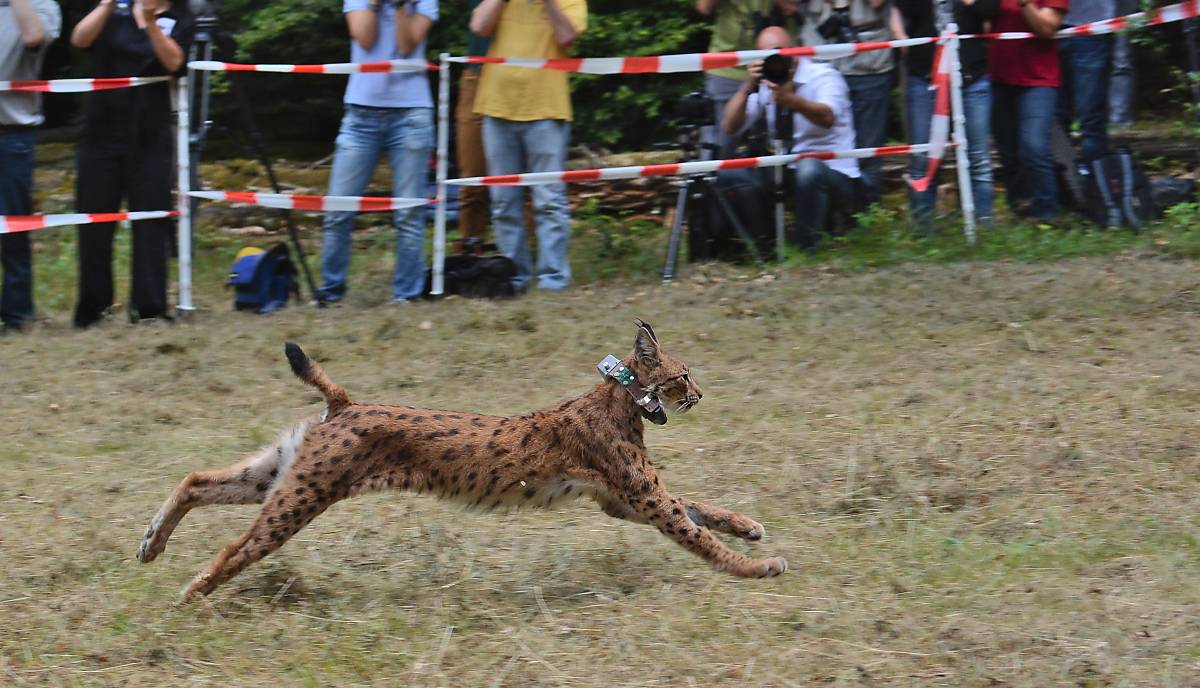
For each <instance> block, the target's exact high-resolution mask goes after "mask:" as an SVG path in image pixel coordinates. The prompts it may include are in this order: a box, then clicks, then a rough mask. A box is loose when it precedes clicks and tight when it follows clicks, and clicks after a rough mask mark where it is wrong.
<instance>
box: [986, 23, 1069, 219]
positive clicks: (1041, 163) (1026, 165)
mask: <svg viewBox="0 0 1200 688" xmlns="http://www.w3.org/2000/svg"><path fill="white" fill-rule="evenodd" d="M1070 40H1075V39H1074V38H1072V39H1070ZM1057 102H1058V89H1057V88H1053V87H1051V86H1014V85H1011V84H998V83H995V82H993V83H992V133H993V135H994V136H995V138H996V149H997V151H999V153H1000V163H1001V164H1002V165H1003V166H1004V168H1003V169H1004V188H1005V190H1006V191H1007V192H1008V206H1009V207H1010V208H1012V209H1013V212H1015V213H1017V214H1018V215H1025V216H1029V217H1033V218H1037V219H1042V220H1047V219H1051V218H1053V217H1054V216H1055V215H1057V214H1058V181H1057V179H1056V177H1055V176H1054V157H1053V155H1052V154H1051V152H1050V131H1051V127H1054V126H1055V121H1054V115H1055V108H1056V106H1057Z"/></svg>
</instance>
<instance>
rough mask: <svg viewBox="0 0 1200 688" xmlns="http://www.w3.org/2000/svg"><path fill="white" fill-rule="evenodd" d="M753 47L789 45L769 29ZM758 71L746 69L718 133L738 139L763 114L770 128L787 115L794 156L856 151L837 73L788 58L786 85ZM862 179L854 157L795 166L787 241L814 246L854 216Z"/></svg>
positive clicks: (774, 28) (758, 68) (785, 38)
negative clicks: (793, 210)
mask: <svg viewBox="0 0 1200 688" xmlns="http://www.w3.org/2000/svg"><path fill="white" fill-rule="evenodd" d="M757 45H758V48H759V49H760V50H771V49H779V48H790V47H792V45H793V43H792V39H791V36H789V35H788V33H787V31H785V30H784V29H782V28H781V27H778V26H770V27H767V28H765V29H763V30H762V31H761V32H760V33H759V34H758V41H757ZM762 70H763V67H762V63H761V62H756V63H754V64H751V65H750V67H749V69H748V70H747V75H746V80H745V81H744V82H742V87H741V89H740V90H739V91H738V92H737V94H736V95H734V97H733V98H731V99H730V100H729V102H728V104H726V106H725V112H724V115H723V117H722V120H721V128H722V129H724V130H725V131H726V132H727V133H730V134H739V135H740V134H741V133H744V132H746V131H747V130H749V129H750V127H751V126H753V125H754V124H755V123H756V122H757V121H758V120H759V119H760V118H762V117H764V116H765V117H766V118H767V125H768V127H770V128H771V129H773V128H774V124H775V119H776V117H777V113H779V112H787V113H790V114H791V116H792V119H793V123H792V146H791V151H792V152H793V153H812V152H818V151H845V150H852V149H853V148H854V147H855V144H854V114H853V111H852V109H851V105H850V89H849V87H847V85H846V80H845V78H844V77H842V75H841V73H839V72H838V71H837V70H836V69H834V68H833V67H831V66H830V65H828V64H824V63H820V62H814V61H813V60H810V59H808V58H800V59H799V60H796V59H792V71H791V78H790V79H789V80H787V81H786V82H784V83H779V84H776V83H772V82H771V81H769V80H767V79H765V78H763V73H762ZM861 176H862V175H861V173H860V172H859V168H858V161H857V160H854V159H844V160H829V161H822V160H815V159H812V158H805V159H803V160H800V161H799V162H798V163H797V164H796V166H795V180H796V182H795V183H796V213H795V215H796V225H795V227H794V230H793V235H792V237H791V240H792V241H793V242H794V243H796V244H798V245H800V246H801V247H803V248H812V247H814V246H816V244H817V242H818V239H819V235H818V233H823V232H827V231H828V230H829V229H830V227H831V225H833V221H834V220H835V218H838V217H839V216H848V215H849V214H851V213H853V212H855V210H856V209H857V205H858V200H857V199H858V197H859V196H860V194H861V191H860V188H859V186H860V177H861Z"/></svg>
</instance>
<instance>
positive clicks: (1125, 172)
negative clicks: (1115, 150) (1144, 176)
mask: <svg viewBox="0 0 1200 688" xmlns="http://www.w3.org/2000/svg"><path fill="white" fill-rule="evenodd" d="M1120 157H1121V210H1122V211H1123V213H1124V215H1125V219H1126V221H1128V222H1129V224H1130V225H1132V226H1134V227H1141V226H1142V225H1143V224H1145V222H1144V221H1143V219H1142V217H1141V216H1139V215H1138V213H1137V209H1136V208H1134V207H1133V186H1134V179H1133V156H1132V155H1130V154H1129V151H1121V153H1120Z"/></svg>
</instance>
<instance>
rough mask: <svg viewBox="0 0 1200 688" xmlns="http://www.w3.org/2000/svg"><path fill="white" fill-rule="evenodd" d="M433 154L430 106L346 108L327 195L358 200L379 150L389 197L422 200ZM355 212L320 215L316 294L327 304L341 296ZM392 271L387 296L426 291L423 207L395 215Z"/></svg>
mask: <svg viewBox="0 0 1200 688" xmlns="http://www.w3.org/2000/svg"><path fill="white" fill-rule="evenodd" d="M432 150H433V108H423V107H420V108H365V107H360V106H357V105H346V114H345V115H343V117H342V126H341V129H339V130H338V136H337V148H336V150H335V151H334V156H333V171H332V172H331V173H330V177H329V195H330V196H361V195H362V194H363V191H365V190H366V188H367V184H368V183H370V181H371V175H372V174H373V173H374V172H375V166H376V165H377V164H378V163H379V158H380V156H381V155H382V154H383V152H384V151H387V154H388V166H389V167H391V170H392V195H393V196H398V197H403V198H423V197H424V196H425V180H426V178H427V177H428V175H429V156H430V153H431V151H432ZM354 218H355V213H353V212H336V213H326V214H325V227H324V231H323V232H322V243H321V282H322V284H321V295H322V296H323V297H324V298H326V299H329V300H331V301H337V300H340V299H341V298H342V297H343V296H344V295H345V293H346V277H347V274H348V273H349V271H350V243H351V242H350V230H351V229H353V228H354ZM393 219H394V223H395V226H396V271H395V274H394V276H393V277H392V297H393V298H397V299H413V298H416V297H418V296H420V295H421V293H422V292H423V291H424V290H425V209H424V208H422V207H420V206H418V207H416V208H404V209H401V210H397V211H394V218H393Z"/></svg>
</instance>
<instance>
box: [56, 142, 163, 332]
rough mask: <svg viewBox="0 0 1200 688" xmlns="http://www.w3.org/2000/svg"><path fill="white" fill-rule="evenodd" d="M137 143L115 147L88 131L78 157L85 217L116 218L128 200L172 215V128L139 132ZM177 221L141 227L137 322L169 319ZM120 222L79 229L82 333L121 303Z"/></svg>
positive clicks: (136, 255) (134, 306)
mask: <svg viewBox="0 0 1200 688" xmlns="http://www.w3.org/2000/svg"><path fill="white" fill-rule="evenodd" d="M137 137H138V140H136V141H122V140H119V137H118V140H115V141H114V140H112V139H110V138H108V137H106V136H104V135H103V134H102V133H101V134H91V133H89V132H85V133H84V135H83V137H82V139H81V141H80V144H79V153H78V171H79V172H78V177H77V179H76V182H75V203H76V206H77V209H78V212H81V213H104V212H115V211H117V210H119V209H120V207H121V200H122V199H124V200H125V201H126V203H127V207H128V208H129V210H130V211H137V210H170V209H171V208H172V203H171V190H172V187H173V186H174V182H175V174H174V170H173V166H174V159H175V147H174V142H173V141H172V134H171V128H170V127H168V126H165V125H164V126H160V127H157V128H147V129H145V130H143V131H139V132H138V134H137ZM173 226H174V223H173V222H172V221H171V220H169V219H163V220H142V221H140V222H134V223H133V261H132V280H131V284H130V297H129V300H130V310H129V316H130V319H132V320H138V319H139V318H158V317H163V316H165V315H166V314H167V258H168V257H169V255H170V252H171V246H172V244H171V230H172V227H173ZM115 230H116V224H115V223H111V222H108V223H102V224H94V225H82V226H80V227H79V229H78V232H79V302H78V304H77V305H76V307H75V326H76V327H87V326H88V325H91V324H93V323H95V322H96V321H98V320H100V319H101V318H102V317H104V313H105V311H106V310H107V309H108V308H109V307H110V306H112V303H113V233H114V232H115Z"/></svg>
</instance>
